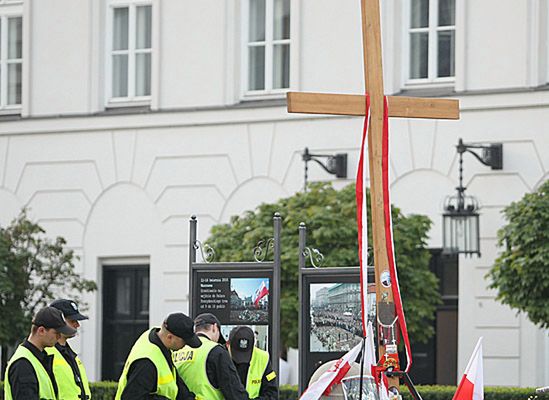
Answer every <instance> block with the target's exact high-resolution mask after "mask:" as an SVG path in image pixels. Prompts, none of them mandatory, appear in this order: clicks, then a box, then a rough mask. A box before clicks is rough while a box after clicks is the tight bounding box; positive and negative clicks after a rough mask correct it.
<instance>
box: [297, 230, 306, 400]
mask: <svg viewBox="0 0 549 400" xmlns="http://www.w3.org/2000/svg"><path fill="white" fill-rule="evenodd" d="M306 242H307V226H306V225H305V222H301V223H300V224H299V264H298V265H299V283H298V284H299V286H298V300H299V304H300V306H299V307H300V312H299V314H298V327H299V331H298V337H297V347H298V349H299V359H298V364H299V369H298V371H299V373H298V382H299V387H298V389H299V395H300V396H301V393H303V390H304V389H305V388H304V387H303V382H302V381H303V377H304V376H305V354H304V353H303V349H304V348H305V347H304V346H305V343H304V341H305V338H304V337H303V334H302V332H301V331H302V329H301V327H302V326H303V315H301V314H302V312H301V308H302V307H301V304H303V289H302V287H303V275H302V269H304V268H305V246H306Z"/></svg>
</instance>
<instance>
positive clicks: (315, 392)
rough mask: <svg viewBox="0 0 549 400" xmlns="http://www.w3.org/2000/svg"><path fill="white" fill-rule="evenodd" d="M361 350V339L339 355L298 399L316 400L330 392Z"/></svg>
mask: <svg viewBox="0 0 549 400" xmlns="http://www.w3.org/2000/svg"><path fill="white" fill-rule="evenodd" d="M360 350H362V341H361V342H360V343H359V344H357V345H356V346H355V347H353V348H352V349H351V350H349V351H348V352H347V353H346V354H345V355H344V356H343V357H341V358H340V359H339V360H337V362H336V363H335V365H334V366H333V367H332V368H330V369H329V370H328V371H326V372H324V373H323V374H322V375H321V376H320V378H318V380H317V381H316V382H315V383H313V384H312V385H311V386H309V387H308V388H307V390H305V392H304V393H303V394H302V395H301V397H300V398H299V399H300V400H317V399H320V397H321V396H322V395H324V394H326V395H328V394H330V391H331V389H332V387H333V386H334V385H337V384H338V383H340V382H341V380H342V379H343V378H344V377H345V375H346V374H347V372H349V370H350V369H351V365H352V364H353V362H354V361H355V360H356V358H357V357H358V354H359V353H360Z"/></svg>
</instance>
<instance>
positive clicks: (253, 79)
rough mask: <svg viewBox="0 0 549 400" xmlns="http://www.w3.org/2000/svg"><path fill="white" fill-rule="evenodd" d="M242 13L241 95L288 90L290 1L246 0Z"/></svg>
mask: <svg viewBox="0 0 549 400" xmlns="http://www.w3.org/2000/svg"><path fill="white" fill-rule="evenodd" d="M246 4H247V8H246V9H245V10H244V21H245V24H246V23H247V26H245V29H243V34H244V37H245V40H244V43H245V47H244V59H245V62H244V65H245V69H244V71H245V72H246V73H245V78H244V93H245V94H269V93H281V92H284V91H285V89H288V88H289V87H290V0H248V1H247V3H246Z"/></svg>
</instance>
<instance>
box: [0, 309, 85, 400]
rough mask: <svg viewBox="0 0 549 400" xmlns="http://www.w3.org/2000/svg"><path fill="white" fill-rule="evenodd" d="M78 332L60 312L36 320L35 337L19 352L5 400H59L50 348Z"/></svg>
mask: <svg viewBox="0 0 549 400" xmlns="http://www.w3.org/2000/svg"><path fill="white" fill-rule="evenodd" d="M74 334H76V330H75V329H73V328H71V327H70V326H68V325H67V322H66V321H65V319H64V318H63V314H62V313H61V311H59V310H58V309H56V308H53V307H45V308H42V309H41V310H40V311H38V312H37V313H36V315H35V316H34V318H33V320H32V328H31V333H30V335H29V337H28V339H26V340H25V341H24V342H23V343H22V344H21V345H20V346H19V347H18V348H17V350H16V351H15V353H14V354H13V356H12V357H11V359H10V361H9V362H8V367H7V369H6V375H5V377H4V399H5V400H56V399H57V384H56V381H55V377H54V375H53V366H52V364H53V356H50V355H48V354H47V353H46V352H45V350H44V349H45V348H46V347H51V346H53V345H55V343H57V340H58V339H59V337H60V335H65V336H72V335H74Z"/></svg>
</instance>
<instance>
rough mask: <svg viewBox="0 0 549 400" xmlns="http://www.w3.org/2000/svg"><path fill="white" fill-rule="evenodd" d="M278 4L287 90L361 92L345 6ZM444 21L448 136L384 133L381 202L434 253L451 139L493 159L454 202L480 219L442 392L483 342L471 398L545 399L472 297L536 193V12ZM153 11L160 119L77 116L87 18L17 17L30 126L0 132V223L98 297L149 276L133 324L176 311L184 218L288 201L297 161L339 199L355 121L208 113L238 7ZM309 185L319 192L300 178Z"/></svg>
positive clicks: (98, 96)
mask: <svg viewBox="0 0 549 400" xmlns="http://www.w3.org/2000/svg"><path fill="white" fill-rule="evenodd" d="M402 3H403V0H395V1H394V2H384V3H383V11H384V16H383V27H384V34H383V38H384V56H385V63H384V67H385V77H386V87H387V92H388V93H395V92H398V91H400V89H401V84H402V76H401V73H400V71H401V62H402V60H401V55H400V51H401V47H402V46H401V42H402V35H403V33H402V31H401V27H402V18H403V16H402V12H401V11H402ZM293 4H294V6H293V8H292V12H293V14H292V15H293V16H296V18H299V20H297V21H295V20H294V22H293V23H292V24H293V26H297V29H295V31H294V34H295V35H294V36H293V37H294V39H295V42H294V43H293V45H295V46H296V48H298V49H299V53H298V59H297V60H294V61H292V66H293V68H295V70H296V71H297V75H298V76H297V78H296V79H297V82H298V84H297V85H296V89H301V90H309V91H333V92H348V93H352V92H354V93H360V92H362V90H363V84H362V79H363V78H362V75H363V73H362V56H361V53H360V52H361V44H360V25H359V23H360V16H359V13H358V1H356V2H355V1H345V2H342V1H331V0H294V3H293ZM457 4H458V23H457V28H458V29H461V31H460V33H459V35H458V42H457V45H456V46H457V48H456V54H457V57H458V61H457V66H456V68H457V71H458V72H459V73H460V74H459V76H458V77H457V78H456V88H457V89H459V90H466V91H468V92H469V93H468V94H466V95H463V96H460V99H461V102H462V103H461V104H462V119H461V120H460V121H458V122H448V121H447V122H444V121H438V122H436V121H407V120H392V121H391V137H392V139H391V140H392V142H391V152H392V153H391V167H392V176H391V180H392V190H393V201H394V203H395V204H396V205H397V206H399V207H401V208H402V210H403V211H404V212H405V213H421V214H425V215H428V216H429V217H430V218H431V219H432V220H433V222H434V224H433V228H432V230H431V232H430V234H431V238H430V241H429V245H430V246H433V247H439V246H440V245H441V242H442V239H441V225H440V219H441V217H440V214H441V210H442V202H443V200H444V197H445V196H446V195H448V194H451V193H452V192H453V190H454V187H455V186H456V185H457V165H456V162H457V158H456V155H455V148H454V146H455V145H456V143H457V140H458V138H460V137H462V138H463V139H464V140H465V141H466V142H474V141H479V142H490V141H497V142H503V143H504V147H503V148H504V168H503V170H502V171H490V170H489V169H488V168H486V167H484V166H482V165H480V164H479V163H478V162H477V161H476V160H474V159H473V158H472V157H468V155H466V156H465V183H466V184H467V185H468V187H469V189H468V192H469V193H470V194H472V195H475V196H476V197H477V198H479V199H480V201H481V203H482V217H481V237H482V244H481V245H482V257H481V258H472V259H466V258H463V259H461V260H460V282H459V283H460V300H459V301H460V302H459V349H458V350H459V357H458V358H459V366H458V374H461V373H462V371H463V369H464V368H465V365H466V362H467V359H468V357H469V355H470V353H471V351H472V349H473V346H474V344H475V343H476V340H477V338H478V337H479V336H481V335H483V336H484V337H485V365H486V367H485V382H486V384H488V385H495V384H503V385H522V386H525V385H542V384H547V381H548V379H549V376H548V375H547V371H549V342H548V339H547V333H546V332H542V331H540V330H538V329H536V328H535V327H533V326H532V325H531V324H530V323H529V322H528V321H527V320H526V319H525V318H524V317H523V316H516V315H515V313H514V312H513V311H511V310H509V309H507V308H506V307H503V306H501V305H499V303H497V302H496V301H495V300H494V293H493V292H491V291H488V290H487V289H486V283H485V282H484V281H483V276H484V275H485V273H486V272H487V270H488V268H489V267H490V266H491V265H492V262H493V260H494V258H495V257H496V256H497V249H496V246H495V244H496V232H497V229H498V228H499V227H500V226H501V225H502V223H503V220H502V216H501V214H500V211H501V210H502V209H503V207H505V206H506V205H508V204H509V203H510V202H511V201H514V200H518V199H519V198H520V197H521V196H522V195H523V194H524V193H526V192H529V191H532V190H534V189H535V188H537V187H538V186H539V185H540V184H541V183H542V182H543V181H544V180H546V179H547V178H548V177H549V152H548V151H547V149H549V91H543V90H538V91H527V90H526V88H527V87H531V86H537V85H540V84H542V83H546V82H547V79H546V76H547V73H546V71H549V68H547V52H548V51H549V48H547V46H543V44H544V43H547V40H546V39H547V38H546V36H543V35H546V34H547V27H546V23H547V16H546V14H544V13H547V4H546V1H529V2H524V3H521V4H517V3H516V1H513V0H506V1H495V0H490V1H488V0H484V1H482V2H472V1H465V0H463V1H458V2H457ZM153 5H154V7H155V8H154V10H155V11H154V17H153V19H154V21H156V25H155V27H154V28H153V30H154V32H153V43H154V44H155V48H154V50H153V57H156V58H155V61H154V62H153V100H152V103H151V107H152V108H153V109H154V110H164V111H166V110H170V112H158V113H146V114H135V115H120V116H113V115H103V116H90V114H91V113H96V112H99V111H102V110H103V109H104V97H103V96H104V81H105V79H106V74H105V71H104V45H105V43H104V42H105V38H104V31H105V6H104V4H103V3H102V2H98V1H95V0H88V1H80V2H74V1H72V0H29V1H28V2H25V3H24V7H23V10H24V18H26V21H27V22H26V23H25V27H26V28H25V29H26V30H25V32H24V35H25V36H24V52H25V54H27V55H28V56H27V58H26V59H25V61H24V62H25V63H26V67H25V70H26V75H25V77H26V79H28V81H25V84H26V85H27V86H26V89H25V90H24V93H26V94H25V96H26V97H25V98H24V102H25V103H24V104H23V115H24V116H30V117H33V118H29V119H25V120H15V121H8V120H6V121H2V122H1V123H0V223H2V224H5V223H7V222H8V221H9V220H11V219H12V218H13V217H14V216H16V215H17V213H18V212H19V210H20V208H21V207H23V206H28V207H30V208H31V215H32V216H33V217H34V218H36V219H37V221H38V222H40V224H42V225H43V226H44V227H45V228H46V229H47V231H48V235H51V236H55V235H62V236H64V237H65V238H66V239H67V240H68V245H69V246H70V247H71V248H73V249H74V250H75V252H76V253H77V254H78V255H80V257H81V260H80V262H79V263H78V268H79V270H80V271H81V273H82V274H83V275H84V276H86V277H87V278H90V279H96V280H97V281H98V284H99V287H100V290H101V284H102V282H101V279H102V277H101V265H103V264H104V263H113V262H120V263H123V262H125V261H126V262H131V261H137V262H141V261H147V262H150V266H151V269H150V273H151V288H150V290H151V291H150V296H151V305H150V312H151V317H150V318H151V323H158V322H159V321H160V320H161V319H162V318H163V316H165V315H166V313H168V312H170V311H174V310H183V311H186V310H187V307H188V298H187V295H188V294H187V291H188V265H187V259H188V246H187V242H188V233H187V232H188V220H189V217H190V215H191V214H197V215H198V218H199V237H201V238H206V237H207V235H208V230H209V229H210V227H211V226H212V225H214V224H216V223H219V222H226V221H228V219H229V217H230V216H231V215H234V214H238V213H240V212H242V211H244V210H249V209H254V208H255V207H256V206H257V205H258V204H260V203H261V202H263V201H268V202H271V201H274V200H276V199H278V198H280V197H283V196H289V195H291V194H293V193H295V192H296V191H298V190H301V188H302V186H303V163H302V161H301V156H300V153H301V152H302V150H303V148H304V147H306V146H308V147H309V148H310V150H311V151H314V152H326V153H334V152H347V153H348V154H349V177H350V179H348V180H346V181H337V182H336V183H335V184H336V186H338V187H340V186H343V185H344V184H347V183H350V182H351V181H352V177H353V176H354V174H355V171H356V163H357V155H358V146H359V137H360V132H361V129H362V121H361V119H360V118H343V117H324V116H315V117H313V116H298V115H291V116H290V115H287V113H286V111H285V108H284V107H283V106H258V107H256V108H231V107H229V108H226V107H225V106H230V105H233V104H235V103H237V102H238V101H239V93H240V90H239V84H240V83H239V79H240V64H239V60H240V45H239V40H240V39H239V35H240V31H239V24H238V19H239V16H240V1H237V0H226V1H224V2H219V1H217V0H208V1H205V0H202V1H200V2H192V1H181V0H162V1H160V0H153ZM334 15H337V18H333V16H334ZM206 16H207V17H206ZM206 18H207V23H206V22H205V21H206ZM328 21H329V23H328ZM536 21H537V22H538V23H537V24H536V23H534V22H536ZM544 24H545V25H544ZM544 38H545V40H544ZM294 78H295V77H294ZM509 89H513V90H509ZM477 90H491V91H496V92H490V93H491V94H490V93H485V94H481V93H477V94H474V91H477ZM470 91H473V94H471V93H470ZM191 108H193V109H194V108H198V109H197V110H194V111H193V110H191ZM58 115H63V117H62V118H55V116H58ZM70 115H73V116H72V117H70ZM309 176H310V179H311V180H326V179H329V177H328V176H327V175H326V174H325V173H324V172H323V171H321V170H320V168H316V167H315V166H314V165H311V167H310V170H309ZM285 229H296V227H285ZM397 245H398V244H397ZM100 293H101V292H100V291H99V292H98V293H95V294H93V295H91V296H89V298H88V300H89V302H90V305H91V309H90V311H89V314H90V321H87V322H85V323H84V324H83V327H82V335H81V337H80V344H79V347H80V348H81V351H82V354H83V357H82V358H83V359H84V362H85V363H86V365H87V366H88V370H89V372H90V376H91V378H92V379H95V378H96V377H98V376H99V371H100V351H98V349H100V346H101V343H100V340H101V326H102V325H101V324H102V319H101V318H102V317H101V312H100V310H101V302H100V299H101V296H100ZM457 378H458V377H456V380H457Z"/></svg>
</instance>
